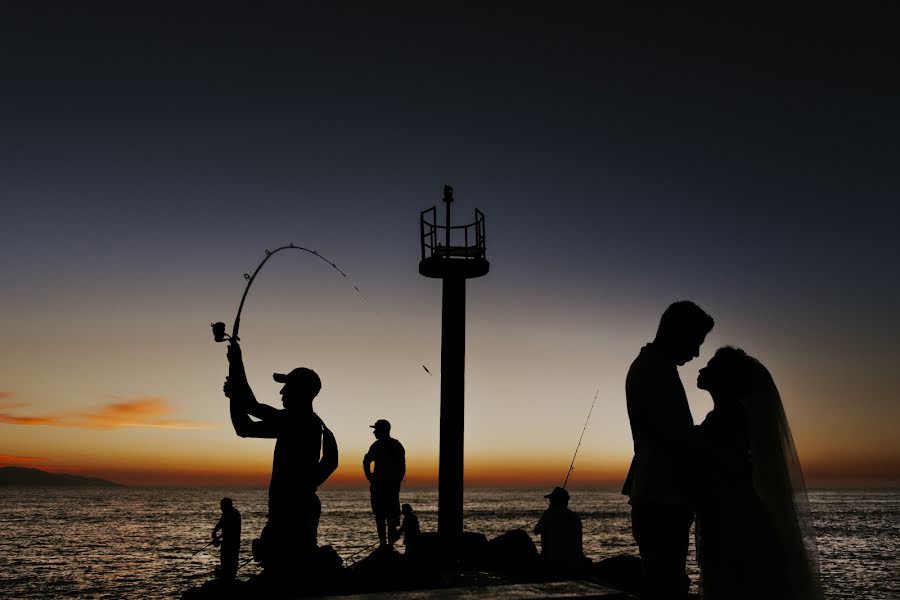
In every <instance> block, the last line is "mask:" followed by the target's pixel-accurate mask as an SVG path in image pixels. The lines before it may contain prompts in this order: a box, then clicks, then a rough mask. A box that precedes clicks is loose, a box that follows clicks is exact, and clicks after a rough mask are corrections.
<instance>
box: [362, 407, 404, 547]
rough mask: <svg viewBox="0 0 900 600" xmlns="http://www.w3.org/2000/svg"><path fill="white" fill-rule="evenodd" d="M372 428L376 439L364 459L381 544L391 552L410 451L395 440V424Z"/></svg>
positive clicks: (381, 422) (379, 423) (382, 421)
mask: <svg viewBox="0 0 900 600" xmlns="http://www.w3.org/2000/svg"><path fill="white" fill-rule="evenodd" d="M370 427H371V428H372V429H374V431H373V432H372V433H373V434H374V435H375V438H376V439H375V442H374V443H373V444H372V446H371V447H370V448H369V451H368V452H366V455H365V457H363V472H365V474H366V479H368V480H369V484H370V486H369V491H370V493H371V497H372V512H373V513H374V514H375V527H376V528H377V530H378V541H379V542H380V543H381V547H382V548H387V547H391V546H393V543H394V541H395V540H396V539H397V537H396V536H397V528H398V527H399V525H400V484H401V483H403V478H404V477H405V476H406V450H404V449H403V444H401V443H400V442H399V441H397V440H395V439H394V438H392V437H391V424H390V423H389V422H388V421H386V420H385V419H378V420H377V421H376V422H375V424H374V425H370ZM373 462H374V463H375V469H374V470H373V469H372V463H373Z"/></svg>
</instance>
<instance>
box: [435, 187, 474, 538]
mask: <svg viewBox="0 0 900 600" xmlns="http://www.w3.org/2000/svg"><path fill="white" fill-rule="evenodd" d="M443 202H444V206H445V217H444V224H443V225H438V224H437V207H436V206H432V207H431V208H429V209H428V210H423V211H422V213H421V217H420V220H419V234H420V236H421V242H422V260H421V261H420V262H419V273H420V274H422V275H424V276H425V277H431V278H433V279H442V280H443V286H444V287H443V297H442V309H441V440H440V459H439V467H438V468H439V472H438V534H439V535H440V537H441V538H443V539H444V540H445V541H447V542H451V543H453V542H455V541H457V540H458V539H459V538H460V537H461V536H462V532H463V459H464V454H463V432H464V427H465V419H464V417H465V364H466V279H474V278H475V277H482V276H484V275H487V272H488V270H489V268H490V264H489V263H488V261H487V260H486V259H485V257H484V251H485V244H484V215H483V214H482V212H481V211H480V210H478V209H477V208H476V209H475V221H474V222H473V223H469V224H468V225H455V226H451V224H450V205H451V204H452V203H453V188H452V187H450V186H449V185H445V186H444V198H443Z"/></svg>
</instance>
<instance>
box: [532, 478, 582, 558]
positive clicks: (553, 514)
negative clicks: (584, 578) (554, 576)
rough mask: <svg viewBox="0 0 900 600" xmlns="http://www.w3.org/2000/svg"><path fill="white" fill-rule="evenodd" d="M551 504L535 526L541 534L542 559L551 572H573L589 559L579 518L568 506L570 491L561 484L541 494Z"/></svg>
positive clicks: (538, 533) (536, 531)
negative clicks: (585, 554) (583, 545)
mask: <svg viewBox="0 0 900 600" xmlns="http://www.w3.org/2000/svg"><path fill="white" fill-rule="evenodd" d="M544 498H547V499H548V500H550V506H549V508H547V510H545V511H544V514H543V515H542V516H541V519H540V520H539V521H538V523H537V525H535V527H534V533H535V535H540V536H541V559H543V561H544V563H545V564H546V565H547V566H548V567H549V568H550V569H551V570H552V571H554V572H559V573H573V572H576V571H578V570H580V569H583V568H584V567H585V566H587V564H589V563H590V560H589V559H587V558H585V556H584V549H583V547H582V532H581V519H580V518H579V517H578V515H576V514H575V513H574V512H573V511H572V510H570V509H569V492H567V491H566V490H564V489H563V488H561V487H555V488H553V491H552V492H550V493H549V494H547V495H546V496H544Z"/></svg>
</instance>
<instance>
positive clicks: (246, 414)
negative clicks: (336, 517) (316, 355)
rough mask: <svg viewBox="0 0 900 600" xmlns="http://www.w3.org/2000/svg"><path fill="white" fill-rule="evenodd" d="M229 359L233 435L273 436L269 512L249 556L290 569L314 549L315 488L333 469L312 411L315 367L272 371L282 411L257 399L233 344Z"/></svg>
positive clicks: (328, 436) (332, 455) (331, 449)
mask: <svg viewBox="0 0 900 600" xmlns="http://www.w3.org/2000/svg"><path fill="white" fill-rule="evenodd" d="M228 360H229V365H230V366H229V376H228V378H226V380H225V386H224V388H223V389H224V392H225V395H226V396H227V397H228V398H229V399H230V400H231V402H230V405H231V423H232V425H233V426H234V431H235V433H237V434H238V435H239V436H241V437H253V438H272V439H275V440H276V441H275V452H274V456H273V461H272V479H271V482H270V483H269V514H268V519H267V521H266V525H265V527H264V528H263V531H262V534H261V535H260V539H259V540H254V548H253V556H254V558H255V559H256V560H257V561H258V562H261V563H263V566H264V567H266V568H268V567H270V566H271V567H273V568H275V569H276V571H281V570H283V571H284V572H291V571H292V570H294V569H296V567H297V566H298V565H299V564H300V563H302V562H304V561H307V560H308V559H309V558H311V556H312V555H313V553H314V552H315V550H316V548H317V545H318V543H317V530H318V526H319V517H320V515H321V513H322V505H321V503H320V502H319V497H318V496H317V495H316V488H317V487H318V486H320V485H321V484H322V483H323V482H324V481H325V480H326V479H328V477H329V476H330V475H331V473H333V472H334V470H335V469H336V468H337V462H338V454H337V443H336V442H335V439H334V434H332V433H331V431H330V430H329V429H328V428H327V427H326V426H325V423H323V422H322V419H320V418H319V416H318V415H316V413H315V412H313V409H312V403H313V400H314V399H315V398H316V396H317V395H318V393H319V390H320V389H321V387H322V384H321V381H320V380H319V376H318V375H317V374H316V373H315V371H312V370H311V369H306V368H303V367H300V368H297V369H294V370H293V371H291V372H290V373H287V374H279V373H275V374H274V375H273V378H274V379H275V381H277V382H279V383H283V384H284V387H282V388H281V401H282V403H283V405H284V409H282V410H279V409H277V408H275V407H272V406H268V405H266V404H260V403H259V402H257V401H256V397H255V396H254V395H253V391H252V390H251V389H250V385H249V383H248V382H247V378H246V375H245V373H244V366H243V358H242V355H241V349H240V346H238V344H237V343H231V344H230V345H229V347H228ZM251 416H252V417H255V418H256V419H259V420H258V421H255V420H253V419H251V418H250V417H251ZM320 449H321V460H320Z"/></svg>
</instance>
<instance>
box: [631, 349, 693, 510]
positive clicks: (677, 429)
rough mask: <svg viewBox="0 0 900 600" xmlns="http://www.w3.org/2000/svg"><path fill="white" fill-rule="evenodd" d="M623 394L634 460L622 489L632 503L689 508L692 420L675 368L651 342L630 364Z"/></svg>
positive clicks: (691, 471) (691, 498)
mask: <svg viewBox="0 0 900 600" xmlns="http://www.w3.org/2000/svg"><path fill="white" fill-rule="evenodd" d="M625 397H626V400H627V403H628V420H629V421H630V422H631V437H632V439H633V440H634V458H633V459H632V461H631V468H630V469H629V470H628V476H627V477H626V479H625V485H624V487H623V489H622V493H623V494H625V495H628V496H630V497H631V498H630V500H629V503H630V504H632V505H633V504H637V503H648V502H652V503H655V504H669V505H676V506H692V505H693V503H694V489H695V487H696V483H695V481H696V475H695V471H696V469H695V464H694V463H695V461H694V458H693V457H694V452H693V451H692V446H693V439H694V419H693V417H691V409H690V407H689V406H688V402H687V396H686V395H685V393H684V386H682V384H681V378H680V377H679V376H678V368H677V367H676V366H675V365H674V364H672V362H671V360H667V359H666V357H665V356H663V355H662V354H661V353H660V352H659V351H658V350H656V349H655V348H654V346H653V344H652V343H651V344H647V345H646V346H644V347H643V348H642V349H641V352H640V354H639V355H638V357H637V358H636V359H635V360H634V362H633V363H632V364H631V368H630V369H629V370H628V377H627V378H626V380H625Z"/></svg>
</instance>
